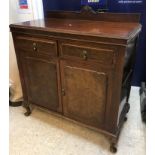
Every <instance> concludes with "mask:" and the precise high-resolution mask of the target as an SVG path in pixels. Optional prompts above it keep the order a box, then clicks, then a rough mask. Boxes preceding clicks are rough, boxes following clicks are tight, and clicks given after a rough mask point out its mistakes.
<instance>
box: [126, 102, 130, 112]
mask: <svg viewBox="0 0 155 155" xmlns="http://www.w3.org/2000/svg"><path fill="white" fill-rule="evenodd" d="M129 110H130V104H129V103H126V113H128V112H129Z"/></svg>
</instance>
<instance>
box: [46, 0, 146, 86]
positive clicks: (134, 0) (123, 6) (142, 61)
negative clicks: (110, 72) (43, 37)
mask: <svg viewBox="0 0 155 155" xmlns="http://www.w3.org/2000/svg"><path fill="white" fill-rule="evenodd" d="M107 2H108V10H107V11H108V12H121V13H127V12H131V13H134V12H136V13H137V12H138V13H141V24H142V25H143V29H142V32H141V34H140V38H139V45H138V50H137V56H136V64H135V69H134V74H133V80H132V85H134V86H140V84H141V81H146V0H128V2H129V3H125V2H127V0H107ZM43 7H44V12H45V13H46V11H49V10H80V9H81V1H80V0H70V1H66V0H43Z"/></svg>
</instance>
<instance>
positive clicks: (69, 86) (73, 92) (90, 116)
mask: <svg viewBox="0 0 155 155" xmlns="http://www.w3.org/2000/svg"><path fill="white" fill-rule="evenodd" d="M107 80H108V79H107V75H106V73H102V72H97V71H93V70H87V69H82V68H76V67H70V66H64V85H65V86H64V87H65V92H66V96H65V97H64V98H65V100H64V101H65V102H64V115H66V116H68V117H70V118H73V119H75V120H78V121H80V122H82V123H86V124H88V125H93V126H95V127H99V128H103V125H104V117H105V116H104V115H105V105H106V100H107V82H108V81H107Z"/></svg>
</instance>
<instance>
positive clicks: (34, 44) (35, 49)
mask: <svg viewBox="0 0 155 155" xmlns="http://www.w3.org/2000/svg"><path fill="white" fill-rule="evenodd" d="M33 51H37V44H36V43H33Z"/></svg>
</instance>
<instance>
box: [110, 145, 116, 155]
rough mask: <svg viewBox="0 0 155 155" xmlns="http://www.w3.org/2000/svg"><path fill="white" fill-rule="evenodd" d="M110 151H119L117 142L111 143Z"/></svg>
mask: <svg viewBox="0 0 155 155" xmlns="http://www.w3.org/2000/svg"><path fill="white" fill-rule="evenodd" d="M110 152H112V153H116V152H117V147H116V144H115V143H112V144H111V145H110Z"/></svg>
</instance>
